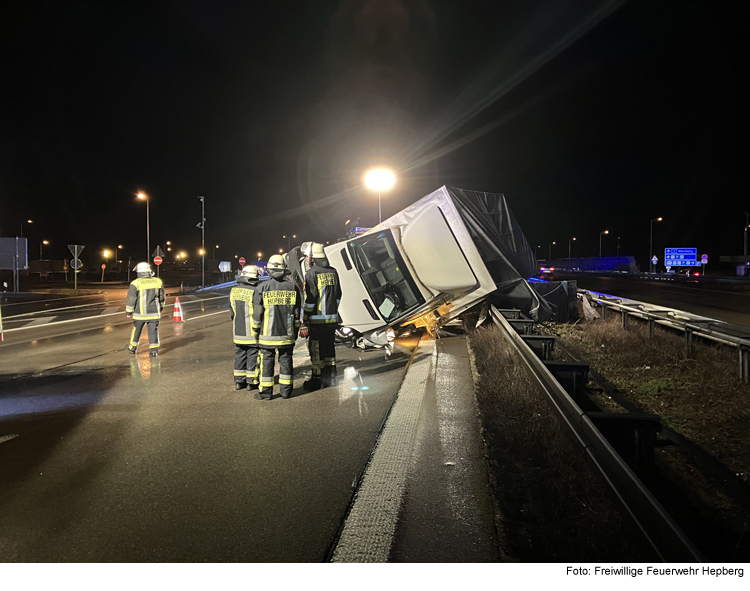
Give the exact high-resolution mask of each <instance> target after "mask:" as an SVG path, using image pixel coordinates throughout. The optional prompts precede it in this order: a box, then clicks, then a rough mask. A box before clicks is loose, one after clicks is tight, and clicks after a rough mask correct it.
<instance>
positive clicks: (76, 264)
mask: <svg viewBox="0 0 750 591" xmlns="http://www.w3.org/2000/svg"><path fill="white" fill-rule="evenodd" d="M70 266H71V267H73V268H74V269H75V270H76V271H78V269H80V268H81V267H83V263H82V262H81V259H70Z"/></svg>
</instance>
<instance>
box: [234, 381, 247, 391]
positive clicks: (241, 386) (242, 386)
mask: <svg viewBox="0 0 750 591" xmlns="http://www.w3.org/2000/svg"><path fill="white" fill-rule="evenodd" d="M246 387H247V385H246V384H245V382H235V383H234V389H235V390H244V389H245V388H246Z"/></svg>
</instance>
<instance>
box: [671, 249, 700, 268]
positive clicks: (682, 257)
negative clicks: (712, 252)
mask: <svg viewBox="0 0 750 591" xmlns="http://www.w3.org/2000/svg"><path fill="white" fill-rule="evenodd" d="M664 265H665V266H667V267H698V266H700V263H699V262H698V249H697V248H665V249H664Z"/></svg>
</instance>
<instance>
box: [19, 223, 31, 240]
mask: <svg viewBox="0 0 750 591" xmlns="http://www.w3.org/2000/svg"><path fill="white" fill-rule="evenodd" d="M33 223H34V220H23V221H21V236H20V237H21V238H23V225H24V224H33Z"/></svg>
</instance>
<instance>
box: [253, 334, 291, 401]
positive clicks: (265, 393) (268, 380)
mask: <svg viewBox="0 0 750 591" xmlns="http://www.w3.org/2000/svg"><path fill="white" fill-rule="evenodd" d="M277 351H278V353H279V390H280V392H281V397H282V398H289V397H290V396H291V395H292V390H293V389H294V384H293V382H292V374H293V373H294V367H293V364H292V353H293V352H294V346H289V347H279V348H278V349H275V348H268V349H266V348H264V347H261V349H260V353H259V356H260V361H259V365H260V368H261V369H260V396H261V397H263V398H272V397H273V382H274V380H273V375H274V366H275V364H276V352H277Z"/></svg>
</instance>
